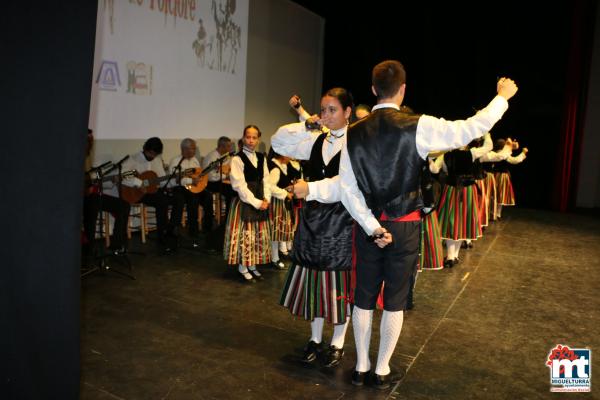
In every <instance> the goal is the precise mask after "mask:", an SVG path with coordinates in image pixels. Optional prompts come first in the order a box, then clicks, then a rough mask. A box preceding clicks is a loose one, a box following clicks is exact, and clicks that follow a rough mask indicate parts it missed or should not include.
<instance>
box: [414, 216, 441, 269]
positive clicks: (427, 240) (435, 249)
mask: <svg viewBox="0 0 600 400" xmlns="http://www.w3.org/2000/svg"><path fill="white" fill-rule="evenodd" d="M420 247H421V254H420V256H419V267H420V268H425V269H442V268H444V251H443V249H442V237H441V236H440V224H439V222H438V214H437V211H436V210H433V212H431V213H430V214H427V215H426V216H425V217H424V218H423V220H422V221H421V246H420Z"/></svg>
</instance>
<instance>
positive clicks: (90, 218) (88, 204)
mask: <svg viewBox="0 0 600 400" xmlns="http://www.w3.org/2000/svg"><path fill="white" fill-rule="evenodd" d="M93 145H94V135H93V131H92V130H91V129H88V133H87V148H86V158H85V171H87V172H86V179H85V192H84V196H83V231H84V233H85V236H86V239H87V243H86V244H85V246H84V253H87V255H91V252H90V250H91V248H92V247H93V246H92V245H93V243H94V239H95V235H96V223H97V220H98V213H99V212H100V211H108V212H110V213H111V214H112V215H113V217H114V219H115V224H114V226H113V237H112V239H111V241H110V249H111V251H113V252H114V253H115V254H120V253H123V252H125V249H126V248H127V218H128V216H129V203H127V202H126V201H123V200H121V199H120V198H118V197H114V196H110V195H108V194H106V193H104V190H100V189H104V188H106V189H110V188H111V187H112V186H113V185H114V183H115V182H114V181H108V182H106V183H105V184H104V185H105V186H103V187H102V188H100V187H99V185H102V182H100V183H98V182H95V179H96V178H97V175H96V174H95V173H93V172H90V171H91V170H92V155H91V152H92V147H93ZM115 177H116V175H115Z"/></svg>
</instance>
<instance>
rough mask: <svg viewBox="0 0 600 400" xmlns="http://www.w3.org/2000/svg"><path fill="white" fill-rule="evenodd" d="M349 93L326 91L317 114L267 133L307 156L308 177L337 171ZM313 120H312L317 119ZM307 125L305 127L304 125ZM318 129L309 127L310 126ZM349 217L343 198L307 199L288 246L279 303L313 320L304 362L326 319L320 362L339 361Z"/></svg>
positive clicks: (313, 354)
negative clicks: (328, 326) (326, 342)
mask: <svg viewBox="0 0 600 400" xmlns="http://www.w3.org/2000/svg"><path fill="white" fill-rule="evenodd" d="M294 100H295V98H294V97H292V99H290V104H291V105H292V107H294V108H295V109H296V110H297V112H298V114H299V115H301V117H302V115H304V116H306V115H307V113H306V111H305V110H304V109H303V108H302V106H301V105H300V104H299V102H296V101H294ZM351 113H352V97H351V96H350V94H349V93H348V91H346V90H345V89H342V88H334V89H331V90H329V91H327V92H326V93H325V94H324V95H323V97H322V98H321V114H320V117H319V116H314V117H311V118H309V119H308V120H307V124H305V123H302V122H300V123H295V124H290V125H285V126H282V127H281V128H279V129H278V131H277V133H276V134H275V135H274V136H273V137H272V138H271V144H272V146H273V148H274V149H275V151H276V152H277V153H279V154H282V155H285V156H288V157H293V158H296V159H298V160H310V162H309V163H308V168H307V169H305V170H304V173H305V175H306V176H308V177H310V180H311V181H318V180H321V179H324V178H331V177H334V176H336V175H338V168H339V162H340V151H341V149H342V146H343V144H344V142H345V141H346V129H347V126H348V119H349V118H350V116H351ZM315 123H316V125H311V124H315ZM307 125H308V127H307ZM311 126H314V127H315V128H316V129H314V130H311V129H309V127H311ZM352 227H353V220H352V217H350V214H349V213H348V212H347V211H346V209H345V208H344V206H343V205H342V203H341V202H336V203H330V204H325V203H320V202H318V201H315V200H312V201H307V202H306V204H305V205H304V206H303V208H302V209H301V212H300V220H299V222H298V228H297V231H296V234H295V237H294V247H293V250H292V261H293V266H292V268H290V271H289V273H288V277H287V280H286V283H285V285H284V289H283V293H282V295H281V301H280V304H281V305H282V306H284V307H286V308H288V309H289V310H290V312H291V313H292V314H294V315H297V316H301V317H303V318H304V319H306V320H308V321H311V337H310V340H309V342H308V344H307V345H306V347H305V351H304V356H303V357H302V361H304V362H307V363H310V362H313V361H314V360H315V359H317V356H318V353H319V352H320V345H321V341H322V336H323V323H324V321H325V320H327V321H328V322H330V323H332V324H334V329H333V338H332V339H331V344H330V346H329V348H328V350H327V352H326V355H325V357H324V365H325V366H327V367H333V366H335V365H337V364H338V363H339V362H340V360H341V358H342V357H343V355H344V349H343V348H344V338H345V336H346V329H347V328H348V320H349V317H350V301H349V295H350V294H349V288H350V269H351V266H352V265H351V264H352Z"/></svg>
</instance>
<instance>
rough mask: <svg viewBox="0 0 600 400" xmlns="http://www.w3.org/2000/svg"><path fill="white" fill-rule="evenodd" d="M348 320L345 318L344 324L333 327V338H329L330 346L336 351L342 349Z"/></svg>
mask: <svg viewBox="0 0 600 400" xmlns="http://www.w3.org/2000/svg"><path fill="white" fill-rule="evenodd" d="M349 321H350V318H346V322H345V323H343V324H339V325H334V326H333V337H332V338H331V345H332V346H333V347H335V348H336V349H341V348H343V347H344V339H345V338H346V330H347V329H348V322H349Z"/></svg>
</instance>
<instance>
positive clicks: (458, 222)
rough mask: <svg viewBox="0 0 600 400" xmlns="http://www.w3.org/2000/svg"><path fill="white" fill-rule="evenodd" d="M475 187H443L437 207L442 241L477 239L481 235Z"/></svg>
mask: <svg viewBox="0 0 600 400" xmlns="http://www.w3.org/2000/svg"><path fill="white" fill-rule="evenodd" d="M478 206H479V201H478V197H477V187H476V186H475V185H469V186H466V187H462V188H457V187H454V186H449V185H445V186H444V189H443V191H442V197H441V198H440V204H439V207H438V214H439V215H438V217H439V221H440V232H441V236H442V239H451V240H464V239H477V238H478V237H480V236H481V235H482V233H481V222H480V220H479V213H478V212H477V210H478Z"/></svg>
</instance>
